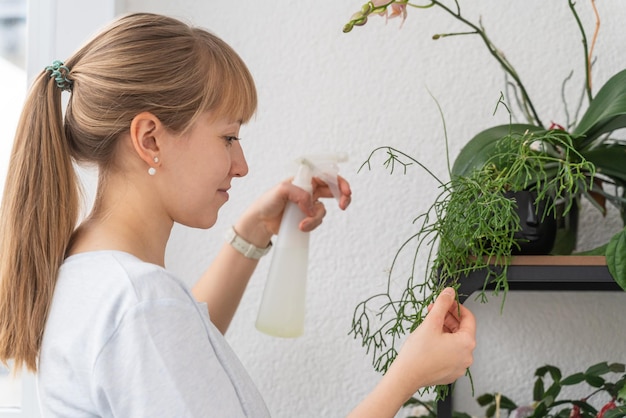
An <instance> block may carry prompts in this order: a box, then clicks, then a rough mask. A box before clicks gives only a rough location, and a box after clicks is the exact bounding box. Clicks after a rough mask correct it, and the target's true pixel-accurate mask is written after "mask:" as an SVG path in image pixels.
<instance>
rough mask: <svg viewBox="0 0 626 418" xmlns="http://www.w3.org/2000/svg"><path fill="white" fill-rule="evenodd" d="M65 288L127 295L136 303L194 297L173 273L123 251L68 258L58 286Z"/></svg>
mask: <svg viewBox="0 0 626 418" xmlns="http://www.w3.org/2000/svg"><path fill="white" fill-rule="evenodd" d="M57 288H58V291H63V290H64V289H65V288H69V290H74V291H87V292H94V293H96V294H97V293H101V294H102V296H106V295H118V296H121V295H126V296H128V297H130V298H134V299H136V302H138V303H141V302H147V301H150V300H155V299H161V298H169V299H171V298H181V297H182V298H184V299H188V298H189V297H191V293H190V289H189V288H188V286H187V285H186V284H185V283H184V282H183V281H182V280H180V279H178V278H177V277H176V276H175V275H173V274H172V273H171V272H169V271H167V270H166V269H164V268H163V267H161V266H158V265H156V264H152V263H147V262H145V261H142V260H140V259H139V258H137V257H135V256H134V255H132V254H129V253H126V252H122V251H113V250H106V251H92V252H85V253H80V254H76V255H72V256H70V257H68V258H67V259H66V260H65V262H64V263H63V265H62V266H61V269H60V270H59V277H58V282H57Z"/></svg>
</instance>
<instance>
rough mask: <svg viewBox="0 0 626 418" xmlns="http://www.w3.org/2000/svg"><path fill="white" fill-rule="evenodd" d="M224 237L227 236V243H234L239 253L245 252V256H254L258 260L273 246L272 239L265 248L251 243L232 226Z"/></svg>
mask: <svg viewBox="0 0 626 418" xmlns="http://www.w3.org/2000/svg"><path fill="white" fill-rule="evenodd" d="M224 238H226V242H227V243H229V244H230V245H232V246H233V248H234V249H235V250H237V251H238V252H239V253H241V254H243V256H244V257H247V258H252V259H254V260H258V259H259V258H261V257H263V256H264V255H265V254H267V253H268V252H269V250H270V249H271V248H272V242H271V241H270V243H269V244H268V246H267V247H265V248H259V247H257V246H256V245H254V244H251V243H249V242H248V241H246V240H245V239H243V238H242V237H241V235H239V234H238V233H237V231H235V228H234V227H232V226H231V227H230V228H228V230H227V231H226V235H225V237H224Z"/></svg>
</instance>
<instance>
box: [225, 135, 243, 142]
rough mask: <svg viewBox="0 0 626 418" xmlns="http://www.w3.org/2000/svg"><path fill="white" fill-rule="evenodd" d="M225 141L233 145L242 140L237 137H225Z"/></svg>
mask: <svg viewBox="0 0 626 418" xmlns="http://www.w3.org/2000/svg"><path fill="white" fill-rule="evenodd" d="M224 139H225V140H226V142H228V143H229V144H231V143H232V142H233V141H239V139H240V138H238V137H236V136H225V137H224Z"/></svg>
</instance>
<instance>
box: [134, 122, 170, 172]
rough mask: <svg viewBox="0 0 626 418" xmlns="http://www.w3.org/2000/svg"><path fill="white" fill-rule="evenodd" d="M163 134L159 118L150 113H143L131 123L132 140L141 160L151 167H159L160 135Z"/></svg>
mask: <svg viewBox="0 0 626 418" xmlns="http://www.w3.org/2000/svg"><path fill="white" fill-rule="evenodd" d="M159 132H163V125H162V123H161V121H160V120H159V118H157V117H156V116H155V115H154V114H152V113H150V112H141V113H139V114H138V115H136V116H135V117H134V118H133V120H132V121H131V122H130V140H131V142H132V144H133V148H134V149H135V152H137V155H138V156H139V158H141V159H142V160H143V161H145V162H146V164H148V166H149V167H151V168H153V167H158V165H159V164H158V162H159V152H160V148H159V140H158V133H159Z"/></svg>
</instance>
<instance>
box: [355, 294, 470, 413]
mask: <svg viewBox="0 0 626 418" xmlns="http://www.w3.org/2000/svg"><path fill="white" fill-rule="evenodd" d="M459 312H460V315H459ZM475 336H476V323H475V320H474V316H473V315H472V313H471V312H470V311H469V310H468V309H467V308H465V307H464V306H463V305H458V304H457V302H456V298H455V292H454V289H451V288H448V289H445V290H444V291H443V292H442V293H441V294H440V295H439V297H438V298H437V301H436V302H435V304H434V306H433V307H432V309H431V311H430V312H429V313H428V315H427V316H426V319H425V320H424V322H423V323H422V324H421V325H420V326H419V327H417V329H416V330H415V331H413V332H412V333H411V334H410V335H409V336H408V338H407V340H406V341H405V343H404V345H403V347H402V349H401V351H400V353H399V354H398V357H396V359H395V361H394V362H393V363H392V365H391V367H390V368H389V370H388V371H387V373H386V374H385V375H384V376H383V378H382V379H381V380H380V382H379V383H378V385H377V386H376V387H375V388H374V389H373V390H372V392H371V393H370V394H369V395H368V396H367V397H366V398H365V399H364V400H363V401H362V402H361V403H360V404H359V405H357V407H356V408H355V409H354V410H353V411H352V412H351V413H350V415H349V418H369V417H372V418H385V417H389V418H392V417H394V416H395V415H396V413H397V412H398V411H399V410H400V408H401V407H402V406H403V405H404V403H405V402H406V401H407V400H409V398H410V397H411V396H413V395H414V394H415V393H416V392H417V391H418V390H419V389H420V388H423V387H426V386H433V385H440V384H448V383H452V382H453V381H455V380H456V379H458V378H459V377H460V376H462V375H463V374H464V373H465V372H466V370H467V368H468V367H469V366H470V364H471V363H472V358H473V357H472V352H473V350H474V347H475V345H476V341H475Z"/></svg>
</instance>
